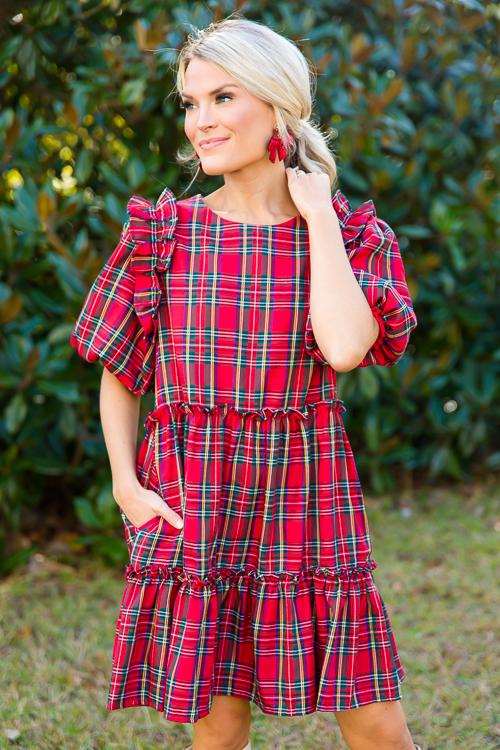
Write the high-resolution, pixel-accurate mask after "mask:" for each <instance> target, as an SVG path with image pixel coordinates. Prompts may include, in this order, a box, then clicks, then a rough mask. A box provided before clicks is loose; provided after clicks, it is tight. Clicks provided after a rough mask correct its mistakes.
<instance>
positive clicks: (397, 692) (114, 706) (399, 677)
mask: <svg viewBox="0 0 500 750" xmlns="http://www.w3.org/2000/svg"><path fill="white" fill-rule="evenodd" d="M395 678H396V684H395V685H394V686H393V690H394V695H393V697H391V698H388V697H375V698H374V697H373V696H370V698H369V700H366V699H365V700H364V699H363V698H361V699H358V700H353V701H352V705H351V706H350V707H349V708H345V707H343V708H339V707H337V706H335V704H332V706H331V707H330V706H329V707H327V706H325V705H324V704H322V705H321V706H319V707H316V708H312V707H310V708H304V709H299V710H294V709H293V708H283V709H278V710H276V711H273V710H272V709H271V708H268V707H267V706H265V704H264V703H262V702H261V701H259V700H258V698H257V696H255V695H249V694H248V693H246V692H244V691H243V690H226V691H222V690H220V689H218V690H214V691H213V693H212V695H224V696H229V697H234V698H242V699H244V700H248V701H250V702H251V703H253V704H254V705H255V706H257V707H258V708H259V709H260V710H261V711H262V713H263V714H266V715H267V716H309V715H310V714H313V713H320V712H321V713H326V712H329V713H333V712H338V711H352V710H354V709H356V708H361V706H368V705H370V704H371V703H387V702H390V701H396V700H401V699H402V697H403V694H402V691H401V684H402V683H403V681H404V679H405V675H404V673H396V675H395ZM143 706H145V707H147V708H153V709H154V710H155V711H158V713H162V714H163V715H164V717H165V719H166V720H167V721H174V722H177V723H180V724H195V723H196V722H197V721H198V720H199V719H203V718H204V717H205V716H208V715H209V713H210V712H209V711H207V712H206V713H203V709H202V710H201V711H200V712H199V714H198V716H196V718H192V719H186V717H185V716H184V717H180V716H179V715H178V714H177V715H175V714H173V713H171V712H168V711H167V712H166V711H165V710H164V709H163V708H162V707H161V706H159V705H158V704H157V703H155V702H154V701H151V700H148V699H147V698H145V699H143V700H137V699H134V698H132V699H127V700H122V701H115V702H113V703H110V702H108V704H107V706H106V708H107V710H108V711H119V710H121V709H126V708H137V707H143Z"/></svg>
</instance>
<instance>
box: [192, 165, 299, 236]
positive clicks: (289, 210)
mask: <svg viewBox="0 0 500 750" xmlns="http://www.w3.org/2000/svg"><path fill="white" fill-rule="evenodd" d="M207 198H208V200H206V203H207V205H208V207H209V208H211V209H212V210H213V211H215V212H216V213H220V214H221V215H222V216H224V217H225V218H227V219H233V220H235V221H240V220H242V221H244V222H245V223H249V224H274V223H279V222H280V221H283V220H285V221H286V220H287V219H289V218H292V217H293V216H296V215H297V213H298V212H297V207H296V206H295V203H294V202H293V200H292V198H291V195H290V191H289V189H288V181H287V176H286V173H285V165H284V164H283V162H279V163H276V164H272V163H269V165H267V164H266V165H259V164H252V165H251V166H250V167H247V168H245V169H241V170H237V171H236V172H230V173H228V174H225V175H224V186H223V187H221V188H219V190H217V191H215V192H214V193H212V194H211V195H210V196H207Z"/></svg>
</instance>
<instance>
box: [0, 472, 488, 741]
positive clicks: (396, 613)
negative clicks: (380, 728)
mask: <svg viewBox="0 0 500 750" xmlns="http://www.w3.org/2000/svg"><path fill="white" fill-rule="evenodd" d="M467 491H468V494H466V493H467ZM394 501H395V498H385V499H380V500H370V499H369V498H367V506H368V515H369V520H370V527H371V531H372V538H373V544H374V555H373V556H374V559H375V560H376V561H377V562H378V564H379V567H378V569H377V570H376V571H375V579H376V582H377V585H378V587H379V589H380V591H381V593H382V596H383V597H384V600H385V602H386V604H387V607H388V610H389V614H390V617H391V622H392V626H393V630H394V632H395V636H396V641H397V644H398V647H399V651H400V654H401V659H402V661H403V666H404V668H405V671H406V681H405V683H404V684H403V690H404V700H403V704H404V707H405V711H406V714H407V717H408V722H409V725H410V728H411V730H412V733H413V737H414V740H415V741H416V742H418V743H419V744H420V745H421V746H422V750H452V749H453V750H476V748H477V750H490V748H491V749H493V748H500V637H499V636H500V587H499V577H500V560H499V554H498V552H499V543H500V491H499V489H498V487H497V488H495V485H494V484H493V485H490V486H489V488H488V489H484V488H483V489H477V490H476V489H474V488H469V490H467V488H466V492H465V493H464V492H463V491H462V492H461V493H460V492H457V491H451V490H421V491H419V492H418V493H416V494H414V495H408V496H407V497H406V498H403V500H401V498H398V503H397V504H398V506H399V507H395V502H394ZM124 585H125V581H124V578H123V572H122V571H112V570H109V569H106V568H104V567H102V565H100V564H99V563H97V562H95V561H94V562H92V561H88V560H86V561H83V562H82V561H80V562H79V563H78V564H77V565H76V566H70V565H64V564H61V562H60V561H57V560H55V559H52V560H51V559H48V558H47V557H40V556H38V557H37V558H36V559H34V560H32V562H31V564H30V565H29V566H27V567H25V568H24V569H22V570H18V571H17V572H16V573H15V574H13V575H12V576H10V577H9V578H5V579H3V580H2V581H1V582H0V637H1V642H0V684H1V685H2V690H1V691H0V747H1V748H14V747H17V748H24V749H25V750H31V749H32V748H33V749H34V748H36V749H37V750H111V749H112V748H116V749H117V750H142V748H144V749H146V748H147V750H160V748H161V750H184V748H185V747H186V746H187V745H189V744H190V742H191V741H192V725H189V724H178V723H174V722H169V721H166V720H165V719H164V718H163V716H162V715H161V714H159V713H157V712H156V711H154V710H152V709H148V708H133V709H125V710H121V711H112V712H110V711H108V710H107V709H106V708H105V704H106V696H107V688H108V679H109V672H110V661H111V648H112V642H113V633H114V627H115V623H116V617H117V614H118V608H119V603H120V599H121V594H122V591H123V588H124ZM252 714H253V719H252V733H251V739H252V750H345V745H344V744H343V742H342V740H341V738H340V734H339V732H338V729H337V727H336V722H335V719H334V717H333V715H332V714H329V713H319V712H316V713H314V714H310V715H309V716H304V717H296V718H289V717H275V716H267V715H264V714H263V713H262V712H261V711H260V709H259V708H258V707H257V706H255V705H253V704H252Z"/></svg>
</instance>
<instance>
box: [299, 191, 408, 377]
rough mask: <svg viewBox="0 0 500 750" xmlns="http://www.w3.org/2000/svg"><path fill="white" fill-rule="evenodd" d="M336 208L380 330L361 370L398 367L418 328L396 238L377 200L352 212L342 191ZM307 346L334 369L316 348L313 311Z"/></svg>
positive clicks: (337, 194)
mask: <svg viewBox="0 0 500 750" xmlns="http://www.w3.org/2000/svg"><path fill="white" fill-rule="evenodd" d="M332 203H333V206H334V208H335V210H336V212H337V215H338V217H339V222H340V228H341V231H342V237H343V239H344V245H345V248H346V252H347V254H348V257H349V261H350V263H351V268H352V270H353V273H354V275H355V277H356V279H357V281H358V284H359V285H360V287H361V289H362V290H363V292H364V294H365V296H366V299H367V301H368V304H369V305H370V307H371V310H372V314H373V316H374V317H375V318H376V319H377V321H378V323H379V326H380V332H379V336H378V338H377V340H376V341H375V343H374V344H373V346H372V347H371V349H370V350H369V351H368V352H367V353H366V356H365V357H364V359H363V360H362V362H360V364H359V365H358V367H367V366H369V365H385V366H391V365H395V364H397V362H399V360H400V359H401V358H402V356H403V354H404V352H405V349H406V347H407V345H408V341H409V338H410V333H411V331H412V330H413V329H414V328H415V327H416V325H417V318H416V315H415V313H414V311H413V306H412V303H411V299H410V294H409V291H408V286H407V284H406V280H405V272H404V266H403V261H402V259H401V253H400V250H399V246H398V241H397V239H396V235H395V234H394V232H393V230H392V229H391V227H390V226H389V225H388V224H387V223H386V222H385V221H383V220H382V219H379V218H378V217H377V214H376V210H375V206H374V204H373V201H372V200H369V201H366V202H365V203H363V204H362V205H361V206H359V208H358V209H356V211H352V210H351V207H350V205H349V202H348V200H347V198H346V197H345V196H344V195H343V194H342V193H341V192H340V190H338V191H337V192H336V193H335V195H334V196H333V199H332ZM305 343H306V350H307V352H308V353H309V354H310V355H311V356H313V357H315V359H317V360H318V361H319V362H321V363H322V364H329V363H328V361H327V360H326V359H325V357H324V356H323V354H322V352H321V351H320V349H319V348H318V346H317V344H316V341H315V338H314V332H313V330H312V325H311V313H310V311H309V314H308V317H307V321H306V331H305Z"/></svg>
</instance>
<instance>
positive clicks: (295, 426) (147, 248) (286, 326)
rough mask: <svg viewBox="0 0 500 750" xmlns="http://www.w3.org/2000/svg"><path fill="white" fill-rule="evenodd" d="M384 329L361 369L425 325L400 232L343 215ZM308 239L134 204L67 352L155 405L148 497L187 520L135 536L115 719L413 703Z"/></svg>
mask: <svg viewBox="0 0 500 750" xmlns="http://www.w3.org/2000/svg"><path fill="white" fill-rule="evenodd" d="M332 203H333V206H334V208H335V211H336V212H337V215H338V217H339V220H340V226H341V230H342V235H343V239H344V243H345V247H346V252H347V253H348V256H349V259H350V262H351V266H352V269H353V272H354V274H355V276H356V278H357V280H358V283H359V284H360V286H361V288H362V290H363V292H364V293H365V295H366V298H367V300H368V302H369V304H370V306H371V308H372V310H373V314H374V315H375V317H376V318H377V320H378V321H379V324H380V335H379V337H378V339H377V341H376V342H375V344H374V345H373V347H372V349H371V350H370V351H369V352H368V353H367V355H366V357H365V359H364V360H363V362H362V363H361V364H360V367H366V366H368V365H385V366H391V365H394V364H396V362H398V360H399V359H401V357H402V356H403V353H404V350H405V348H406V345H407V343H408V338H409V334H410V331H411V330H412V329H413V328H414V327H415V325H416V318H415V314H414V312H413V309H412V304H411V301H410V297H409V294H408V288H407V285H406V282H405V276H404V269H403V264H402V261H401V256H400V252H399V248H398V243H397V240H396V237H395V235H394V232H393V231H392V229H391V228H390V227H389V226H388V225H387V224H386V223H385V222H384V221H382V220H381V219H379V218H378V217H377V216H376V211H375V206H374V204H373V201H371V200H369V201H366V202H365V203H363V204H362V205H361V206H360V207H359V208H358V209H357V210H355V211H352V210H351V207H350V205H349V202H348V201H347V199H346V198H345V196H344V195H343V194H342V193H341V192H340V190H338V191H337V192H336V193H335V195H334V196H333V199H332ZM309 287H310V263H309V245H308V231H307V223H306V221H305V220H304V219H303V218H302V217H300V216H298V217H295V218H293V219H290V220H289V221H286V222H284V223H282V224H279V225H274V226H261V225H250V224H241V223H238V222H233V221H230V220H226V219H223V218H221V217H219V216H218V215H217V214H215V213H214V212H212V211H211V210H210V209H209V208H208V207H207V206H206V205H205V203H204V202H203V198H202V196H201V195H197V196H194V197H193V198H189V199H186V200H183V201H178V202H176V200H175V197H174V195H173V193H172V192H171V191H170V190H169V189H168V188H167V189H165V190H164V191H163V193H162V194H161V196H160V198H159V200H158V202H157V204H156V206H153V205H152V204H150V203H149V202H148V201H146V200H144V199H142V198H137V197H133V198H132V199H131V200H130V202H129V204H128V219H127V222H126V224H125V227H124V230H123V232H122V235H121V238H120V241H119V244H118V247H117V248H116V250H115V251H114V253H113V254H112V255H111V257H110V259H109V260H108V262H107V263H106V264H105V266H104V267H103V269H102V270H101V272H100V273H99V275H98V277H97V278H96V280H95V282H94V284H93V286H92V288H91V289H90V291H89V293H88V295H87V298H86V300H85V303H84V305H83V308H82V311H81V313H80V315H79V317H78V319H77V321H76V324H75V327H74V330H73V333H72V337H71V343H72V345H73V346H74V347H75V348H76V349H77V351H78V352H79V354H80V355H81V356H83V357H84V358H85V359H86V360H88V361H95V360H97V359H100V360H101V362H102V363H103V365H104V366H105V367H106V368H108V370H110V372H112V373H113V374H114V375H115V376H116V377H117V378H118V379H119V380H120V381H121V382H122V383H123V384H125V385H126V386H127V387H128V388H129V389H130V391H131V392H132V393H135V394H145V393H147V392H149V391H151V390H154V394H155V403H154V410H153V411H152V412H151V413H150V414H149V415H148V416H147V418H146V421H145V424H144V427H145V435H144V438H143V441H142V444H141V447H140V449H139V453H138V457H137V477H138V479H139V481H140V483H141V484H142V485H143V486H144V487H146V488H149V489H151V490H153V491H155V492H156V493H158V494H159V495H160V496H161V497H162V498H163V499H164V500H165V501H166V502H167V503H168V504H169V505H170V506H171V507H172V508H173V509H174V510H175V511H176V512H177V513H178V514H179V515H180V516H181V517H182V518H183V520H184V527H183V528H182V529H181V530H178V529H176V528H174V527H173V526H172V525H170V524H169V523H167V522H166V521H165V520H164V519H163V518H161V517H156V518H154V519H153V520H151V521H148V522H147V523H145V524H144V525H143V526H141V527H138V528H136V527H134V526H133V525H132V524H131V523H130V521H129V520H128V519H127V517H126V516H125V514H124V513H123V511H121V515H122V518H123V522H124V525H125V534H126V539H127V544H128V549H129V554H130V563H129V564H128V565H127V568H126V573H125V575H126V579H127V583H126V588H125V591H124V595H123V600H122V604H121V609H120V614H119V619H118V623H117V627H116V637H115V642H114V650H113V665H112V676H111V684H110V689H109V697H108V708H109V709H110V710H113V709H118V708H126V707H129V706H138V705H147V706H151V707H153V708H155V709H156V710H158V711H162V712H163V713H164V715H165V717H166V718H167V719H169V720H171V721H178V722H191V723H194V722H196V721H197V720H198V719H199V718H201V717H203V716H206V715H207V714H208V713H209V712H210V709H211V705H212V696H213V695H232V696H238V697H240V698H245V699H248V700H250V701H253V702H254V703H255V704H257V705H258V706H259V707H260V709H261V710H262V711H263V712H264V713H267V714H275V715H280V716H294V715H304V714H308V713H311V712H313V711H340V710H347V709H352V708H356V707H358V706H362V705H365V704H368V703H372V702H375V701H386V700H395V699H398V698H400V697H401V692H400V683H401V682H402V680H403V679H404V674H403V670H402V667H401V663H400V659H399V656H398V653H397V650H396V645H395V642H394V638H393V635H392V631H391V626H390V623H389V620H388V617H387V613H386V609H385V606H384V603H383V601H382V599H381V597H380V594H379V592H378V590H377V588H376V586H375V584H374V581H373V574H372V570H373V568H375V567H376V565H375V563H374V562H373V561H372V559H371V543H370V536H369V531H368V525H367V519H366V516H365V510H364V506H363V496H362V491H361V488H360V483H359V479H358V475H357V472H356V467H355V464H354V459H353V454H352V451H351V447H350V444H349V441H348V438H347V436H346V433H345V430H344V426H343V423H342V417H341V414H342V412H343V411H344V410H345V407H344V405H343V402H342V401H341V400H340V399H339V398H338V396H337V390H336V381H335V371H334V370H333V368H332V367H331V366H330V365H329V363H328V362H327V360H326V359H325V358H324V356H323V354H322V353H321V351H320V350H319V348H318V346H317V344H316V342H315V338H314V332H313V329H312V326H311V319H310V311H309Z"/></svg>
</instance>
